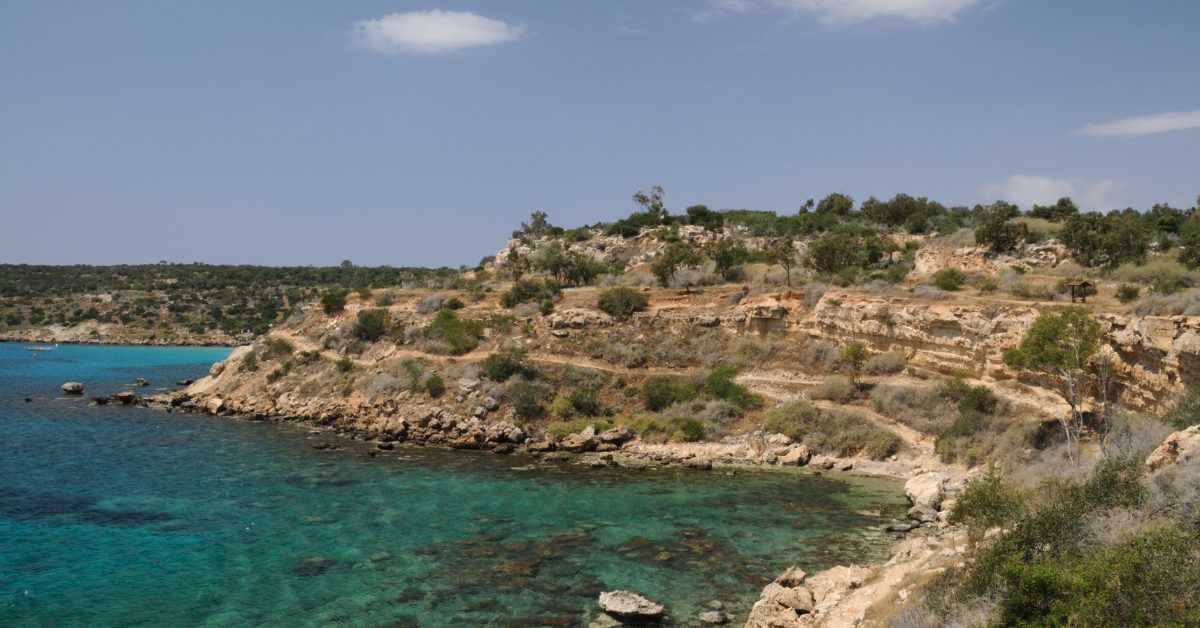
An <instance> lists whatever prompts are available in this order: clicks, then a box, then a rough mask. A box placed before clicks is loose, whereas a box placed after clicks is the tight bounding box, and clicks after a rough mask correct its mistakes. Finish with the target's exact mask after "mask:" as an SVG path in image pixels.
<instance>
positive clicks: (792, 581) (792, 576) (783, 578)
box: [775, 565, 808, 587]
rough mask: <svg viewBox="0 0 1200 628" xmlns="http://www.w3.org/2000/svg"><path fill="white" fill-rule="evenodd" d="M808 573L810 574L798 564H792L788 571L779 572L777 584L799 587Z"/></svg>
mask: <svg viewBox="0 0 1200 628" xmlns="http://www.w3.org/2000/svg"><path fill="white" fill-rule="evenodd" d="M807 575H808V574H806V573H804V570H803V569H801V568H800V567H798V566H796V565H792V566H791V567H788V568H787V571H784V572H783V573H781V574H779V577H778V578H776V579H775V584H778V585H781V586H785V587H798V586H800V585H802V584H804V578H805V576H807Z"/></svg>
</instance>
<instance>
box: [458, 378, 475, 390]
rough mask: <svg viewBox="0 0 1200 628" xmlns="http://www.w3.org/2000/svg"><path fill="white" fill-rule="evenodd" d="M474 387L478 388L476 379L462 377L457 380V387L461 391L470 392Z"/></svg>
mask: <svg viewBox="0 0 1200 628" xmlns="http://www.w3.org/2000/svg"><path fill="white" fill-rule="evenodd" d="M476 388H479V380H477V379H474V378H471V377H464V378H462V379H460V380H458V389H459V390H461V391H463V392H471V391H472V390H475V389H476Z"/></svg>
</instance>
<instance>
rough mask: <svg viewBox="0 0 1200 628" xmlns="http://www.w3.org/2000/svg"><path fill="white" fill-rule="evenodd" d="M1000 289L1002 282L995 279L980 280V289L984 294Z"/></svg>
mask: <svg viewBox="0 0 1200 628" xmlns="http://www.w3.org/2000/svg"><path fill="white" fill-rule="evenodd" d="M999 289H1000V283H999V282H997V281H996V280H995V279H984V280H983V281H981V282H979V291H980V292H982V293H983V294H992V293H993V292H995V291H997V290H999Z"/></svg>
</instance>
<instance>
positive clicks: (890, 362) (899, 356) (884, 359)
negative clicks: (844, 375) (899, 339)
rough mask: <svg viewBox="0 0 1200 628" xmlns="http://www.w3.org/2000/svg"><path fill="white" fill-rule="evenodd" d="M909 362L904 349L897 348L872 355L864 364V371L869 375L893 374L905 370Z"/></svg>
mask: <svg viewBox="0 0 1200 628" xmlns="http://www.w3.org/2000/svg"><path fill="white" fill-rule="evenodd" d="M907 364H908V360H906V359H905V357H904V350H903V349H896V350H894V351H888V352H887V353H881V354H879V355H876V356H871V359H869V360H867V361H866V363H865V364H863V372H864V373H866V374H868V375H892V374H894V373H899V372H900V371H903V370H904V367H905V365H907Z"/></svg>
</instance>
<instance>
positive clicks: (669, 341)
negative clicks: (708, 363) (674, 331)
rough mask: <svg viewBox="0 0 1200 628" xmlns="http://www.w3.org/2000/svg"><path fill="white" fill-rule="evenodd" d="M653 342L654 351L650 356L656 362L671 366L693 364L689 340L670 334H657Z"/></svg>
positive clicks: (652, 339)
mask: <svg viewBox="0 0 1200 628" xmlns="http://www.w3.org/2000/svg"><path fill="white" fill-rule="evenodd" d="M651 342H653V343H654V344H653V345H652V346H654V351H653V352H652V353H651V354H650V356H651V358H652V359H653V360H654V362H657V363H659V364H669V365H671V366H690V365H691V364H692V362H693V360H692V357H693V356H692V349H691V346H690V345H691V342H690V341H689V340H688V339H686V338H680V337H679V336H673V335H670V334H655V335H654V337H653V338H651Z"/></svg>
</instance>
